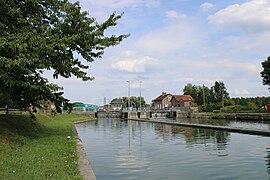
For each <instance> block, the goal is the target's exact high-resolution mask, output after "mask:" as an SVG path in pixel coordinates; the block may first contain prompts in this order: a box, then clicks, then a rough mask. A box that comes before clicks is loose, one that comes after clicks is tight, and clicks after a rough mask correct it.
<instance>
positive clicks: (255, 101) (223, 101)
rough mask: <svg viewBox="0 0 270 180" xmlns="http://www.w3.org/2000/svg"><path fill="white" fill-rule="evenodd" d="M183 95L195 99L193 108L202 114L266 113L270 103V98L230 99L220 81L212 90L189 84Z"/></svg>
mask: <svg viewBox="0 0 270 180" xmlns="http://www.w3.org/2000/svg"><path fill="white" fill-rule="evenodd" d="M183 93H184V94H187V95H191V96H192V97H193V99H194V102H193V106H196V107H198V109H199V111H200V112H214V113H220V112H225V113H230V112H233V113H236V112H252V113H261V112H263V113H264V112H266V108H265V105H266V104H269V103H270V97H237V98H230V96H229V93H228V92H227V89H226V87H225V84H224V83H223V82H220V81H219V82H218V81H216V82H215V84H214V85H213V86H211V87H210V88H209V87H207V86H204V85H203V86H199V85H193V84H187V85H186V86H185V87H184V89H183Z"/></svg>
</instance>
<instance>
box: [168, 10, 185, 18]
mask: <svg viewBox="0 0 270 180" xmlns="http://www.w3.org/2000/svg"><path fill="white" fill-rule="evenodd" d="M165 13H166V17H168V18H173V19H180V20H183V19H186V18H187V15H186V14H181V13H178V12H176V11H173V10H171V11H166V12H165Z"/></svg>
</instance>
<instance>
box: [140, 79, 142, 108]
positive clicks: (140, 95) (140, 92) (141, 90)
mask: <svg viewBox="0 0 270 180" xmlns="http://www.w3.org/2000/svg"><path fill="white" fill-rule="evenodd" d="M141 111H142V82H141V81H140V112H141Z"/></svg>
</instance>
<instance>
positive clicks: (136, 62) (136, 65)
mask: <svg viewBox="0 0 270 180" xmlns="http://www.w3.org/2000/svg"><path fill="white" fill-rule="evenodd" d="M153 63H155V60H154V59H153V58H151V57H149V56H144V57H139V58H135V59H131V60H121V61H118V62H116V63H115V64H112V68H113V69H117V70H119V71H126V72H131V73H143V72H146V68H147V66H150V65H152V64H153Z"/></svg>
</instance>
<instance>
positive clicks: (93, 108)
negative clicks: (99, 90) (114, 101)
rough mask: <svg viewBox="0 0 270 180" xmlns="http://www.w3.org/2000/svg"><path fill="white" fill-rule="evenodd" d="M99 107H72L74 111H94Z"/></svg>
mask: <svg viewBox="0 0 270 180" xmlns="http://www.w3.org/2000/svg"><path fill="white" fill-rule="evenodd" d="M98 108H99V106H97V105H94V104H75V105H74V107H73V110H74V111H95V110H97V109H98Z"/></svg>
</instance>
